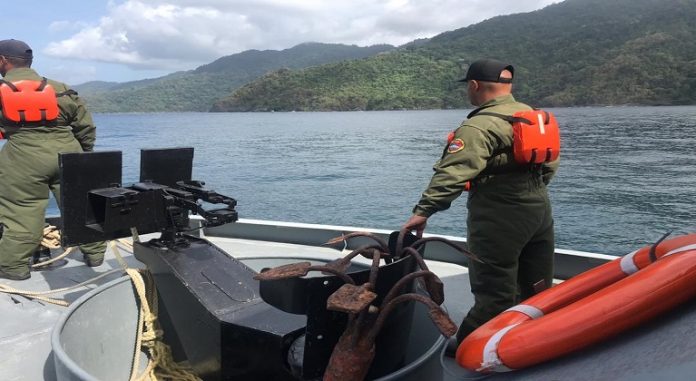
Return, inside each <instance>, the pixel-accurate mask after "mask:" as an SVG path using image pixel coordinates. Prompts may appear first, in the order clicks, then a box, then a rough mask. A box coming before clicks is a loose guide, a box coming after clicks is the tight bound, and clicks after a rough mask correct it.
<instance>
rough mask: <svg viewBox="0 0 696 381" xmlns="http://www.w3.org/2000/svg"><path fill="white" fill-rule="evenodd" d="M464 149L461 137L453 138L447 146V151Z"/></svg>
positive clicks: (453, 151) (452, 151)
mask: <svg viewBox="0 0 696 381" xmlns="http://www.w3.org/2000/svg"><path fill="white" fill-rule="evenodd" d="M463 149H464V141H463V140H462V139H459V138H457V139H454V140H452V141H451V142H450V143H449V145H448V146H447V153H455V152H459V151H461V150H463Z"/></svg>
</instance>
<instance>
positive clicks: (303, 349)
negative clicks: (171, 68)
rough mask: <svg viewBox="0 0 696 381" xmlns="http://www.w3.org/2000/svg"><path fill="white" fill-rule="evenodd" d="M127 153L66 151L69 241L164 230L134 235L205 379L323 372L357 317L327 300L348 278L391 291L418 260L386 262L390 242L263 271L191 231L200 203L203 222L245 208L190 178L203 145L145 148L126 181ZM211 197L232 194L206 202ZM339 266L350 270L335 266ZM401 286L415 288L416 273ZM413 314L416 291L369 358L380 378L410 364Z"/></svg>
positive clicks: (307, 376) (173, 325)
mask: <svg viewBox="0 0 696 381" xmlns="http://www.w3.org/2000/svg"><path fill="white" fill-rule="evenodd" d="M121 161H122V159H121V153H120V152H93V153H70V154H61V155H60V157H59V162H60V170H61V187H62V192H61V207H62V243H63V245H65V246H71V245H77V244H84V243H89V242H95V241H100V240H109V239H115V238H121V237H127V236H130V235H131V234H132V233H131V232H132V231H133V228H135V229H136V230H137V231H138V232H139V233H141V234H144V233H156V232H159V233H161V236H160V237H159V238H157V239H152V240H150V241H148V242H140V241H136V242H134V243H133V251H134V254H135V257H136V258H137V259H138V260H139V261H141V262H143V263H144V264H146V265H147V266H148V268H149V269H150V271H151V272H152V274H153V276H154V279H155V284H156V287H157V291H158V293H159V295H160V297H159V313H160V315H159V321H160V323H161V325H162V327H163V329H164V332H165V334H164V341H165V342H166V343H167V344H168V345H170V346H171V347H172V352H173V355H174V358H175V360H176V361H181V360H187V361H188V362H189V364H191V366H192V367H193V369H194V371H195V372H196V373H197V375H198V376H200V377H201V378H202V379H204V380H206V381H208V380H215V381H217V380H278V381H286V380H287V381H291V380H315V379H317V378H318V377H321V376H322V374H324V372H325V370H326V369H327V365H328V364H329V361H330V357H331V354H332V352H333V351H334V347H335V345H336V343H338V342H339V339H340V337H341V335H342V333H343V332H344V330H345V329H346V327H347V326H350V321H351V319H352V318H351V317H349V316H346V314H345V313H344V312H345V311H343V310H341V309H339V310H330V309H327V301H328V299H329V298H330V297H331V296H332V295H333V294H334V293H336V292H337V291H338V290H339V289H342V287H343V286H344V284H345V283H346V282H347V283H352V284H365V283H366V282H369V289H370V290H371V291H370V292H373V291H374V293H375V297H376V299H375V303H380V302H381V300H382V298H383V297H384V296H389V295H392V294H394V292H390V290H391V289H392V288H393V287H394V285H397V284H400V283H399V281H400V279H402V278H404V277H406V276H407V274H409V273H411V272H413V271H414V269H415V268H416V266H417V260H416V259H414V256H411V255H409V256H403V257H401V256H398V257H395V258H397V260H392V259H391V258H390V259H388V260H385V264H384V265H383V266H380V265H379V258H381V257H382V255H386V254H380V255H373V258H376V259H373V265H372V268H371V267H370V266H365V265H359V264H356V263H352V262H351V261H350V258H343V259H341V260H339V261H334V262H335V263H334V262H327V263H326V266H325V267H328V270H327V271H328V272H327V273H325V274H324V276H317V277H293V278H291V279H267V280H264V281H259V279H255V277H258V276H260V274H264V273H263V272H261V273H258V272H256V271H254V270H253V269H251V268H250V267H249V266H247V265H246V264H245V263H244V261H243V260H237V259H235V258H233V257H231V256H230V255H229V254H228V253H226V252H225V251H224V250H222V249H221V248H219V247H217V246H215V245H214V244H212V243H211V242H209V241H207V240H205V239H202V238H198V237H194V236H193V235H190V234H186V231H187V230H189V229H190V228H189V213H196V214H199V215H201V216H202V217H203V219H204V220H205V221H204V223H203V224H204V226H216V225H220V224H224V223H228V222H234V221H236V220H237V217H238V216H237V212H236V210H235V206H236V201H235V200H234V199H233V198H230V197H227V196H224V195H221V194H218V193H216V192H214V191H211V190H208V189H205V188H204V187H203V186H204V183H203V182H200V181H194V180H192V179H191V173H192V162H193V149H191V148H177V149H161V150H143V151H142V152H141V165H140V169H141V173H140V181H139V182H138V183H135V184H133V185H130V186H122V185H121ZM201 201H202V202H208V203H213V204H220V205H222V206H221V207H218V208H214V209H205V208H203V207H202V206H201V204H200V202H201ZM386 247H387V245H386V243H383V244H381V245H380V247H379V248H374V250H377V251H382V252H386V251H392V250H391V249H387V248H386ZM397 247H398V246H397ZM358 252H359V251H356V252H355V253H353V254H351V255H352V256H355V255H357V253H358ZM351 255H349V257H351ZM392 256H393V254H392V255H387V257H392ZM416 257H417V256H416ZM291 259H292V258H285V259H283V262H282V263H287V262H288V260H291ZM320 268H324V267H322V266H320ZM332 268H336V269H337V270H335V271H333V270H332V271H333V272H332V271H329V270H331V269H332ZM336 272H337V274H338V275H339V276H336V274H334V275H330V274H333V273H336ZM327 274H328V275H327ZM377 274H379V277H377ZM266 275H268V274H266ZM409 279H410V278H409ZM401 283H403V281H402V282H401ZM344 288H345V287H344ZM401 288H402V289H403V290H402V291H403V292H408V291H409V290H411V289H412V285H411V284H408V285H405V286H403V287H401ZM389 297H391V296H389ZM413 314H414V305H413V303H411V304H401V305H399V306H396V307H395V308H393V311H391V315H392V316H393V320H390V322H389V324H384V327H383V328H382V329H381V331H380V333H379V335H378V336H377V334H376V333H375V335H374V336H375V337H371V338H370V340H371V342H374V341H376V342H377V349H376V351H374V353H373V355H374V359H375V361H374V362H372V361H371V363H372V365H371V366H370V364H367V365H366V366H364V367H363V368H364V372H366V374H367V377H368V378H369V379H374V378H379V377H381V376H384V375H386V374H390V373H391V372H394V371H395V370H397V369H399V367H400V366H402V365H403V362H404V358H405V356H406V347H407V345H406V343H407V342H408V340H409V337H408V336H409V332H410V327H411V324H412V322H413ZM363 320H364V319H360V321H363ZM367 320H370V321H371V318H370V319H367ZM376 331H377V330H376ZM376 331H375V332H376ZM344 352H345V351H344ZM368 367H369V370H368ZM334 368H335V366H334Z"/></svg>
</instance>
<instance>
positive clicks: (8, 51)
mask: <svg viewBox="0 0 696 381" xmlns="http://www.w3.org/2000/svg"><path fill="white" fill-rule="evenodd" d="M0 56H5V57H16V58H24V59H27V60H30V59H32V58H33V57H34V55H33V54H32V51H31V48H30V47H29V45H27V44H26V42H24V41H19V40H2V41H0Z"/></svg>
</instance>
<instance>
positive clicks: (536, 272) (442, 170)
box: [404, 59, 558, 342]
mask: <svg viewBox="0 0 696 381" xmlns="http://www.w3.org/2000/svg"><path fill="white" fill-rule="evenodd" d="M513 75H514V68H513V67H512V66H511V65H507V64H504V63H502V62H500V61H496V60H489V59H486V60H479V61H476V62H474V63H473V64H472V65H471V66H470V67H469V70H468V71H467V75H466V77H465V78H464V79H462V80H461V82H467V86H468V89H467V90H468V95H469V100H470V102H471V103H472V104H473V105H474V106H477V107H478V108H477V109H475V110H474V111H472V112H471V113H470V114H469V115H468V117H467V120H465V121H464V122H463V123H462V124H461V126H460V127H459V128H458V129H457V130H456V131H454V133H453V135H452V134H450V137H449V139H448V140H449V141H448V143H447V147H446V148H445V149H444V152H443V154H442V158H441V159H440V160H439V161H438V162H437V163H436V164H435V166H434V168H433V169H434V171H435V174H434V175H433V177H432V179H431V181H430V185H429V186H428V188H427V189H426V190H425V192H423V195H422V197H421V199H420V201H419V202H418V204H417V205H416V206H415V208H414V209H413V213H414V214H413V215H412V216H411V218H410V219H409V220H408V221H407V222H406V224H405V225H404V228H407V229H409V230H416V232H417V234H418V236H420V235H422V233H423V230H425V227H426V223H427V221H428V217H430V216H431V215H433V214H434V213H436V212H438V211H441V210H445V209H447V208H449V206H450V204H451V203H452V201H454V199H456V198H457V197H458V196H459V195H460V194H461V193H462V191H464V190H465V187H467V183H468V184H469V185H470V190H469V198H468V201H467V208H468V211H469V214H468V218H467V243H468V246H469V249H470V250H471V252H472V253H474V254H476V255H477V256H478V257H480V258H481V259H482V261H483V262H484V263H477V262H474V261H469V276H470V283H471V291H472V293H473V294H474V299H475V302H474V306H473V307H472V308H471V310H470V311H469V313H468V314H467V316H466V317H465V318H464V321H463V322H462V324H461V325H460V327H459V331H458V332H457V342H461V341H462V340H464V338H465V337H466V336H467V335H468V334H469V333H471V332H472V331H473V330H474V329H476V328H477V327H479V326H480V325H482V324H483V323H485V322H486V321H488V320H490V319H491V318H493V317H494V316H496V315H497V314H499V313H500V312H502V311H504V310H505V309H507V308H509V307H512V306H513V305H515V304H516V303H518V302H519V301H521V300H524V299H526V298H527V297H529V296H531V295H533V294H534V291H535V285H536V287H539V286H542V285H543V286H546V287H549V286H551V281H552V277H553V255H554V233H553V218H552V216H551V205H550V202H549V198H548V194H547V191H546V185H547V184H548V183H549V181H550V180H551V177H552V176H553V174H554V172H555V170H556V168H557V167H558V160H556V161H555V162H551V163H547V164H544V165H542V166H539V165H537V166H534V167H533V166H530V165H528V164H518V163H517V162H516V161H515V159H514V157H513V151H512V146H513V130H512V126H511V124H510V123H509V122H507V121H505V120H503V119H502V118H500V117H496V116H491V115H477V114H478V113H479V112H482V110H485V112H490V113H498V114H503V115H512V114H514V113H515V112H518V111H523V110H531V108H530V107H529V106H527V105H525V104H523V103H519V102H517V101H515V99H514V98H513V96H512V93H511V91H512V78H513Z"/></svg>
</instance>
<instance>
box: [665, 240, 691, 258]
mask: <svg viewBox="0 0 696 381" xmlns="http://www.w3.org/2000/svg"><path fill="white" fill-rule="evenodd" d="M694 249H696V243H693V244H691V245H686V246H682V247H680V248H678V249H674V250H672V251H670V252H668V253H667V254H665V255H663V257H666V256H668V255H672V254H676V253H679V252H680V251H687V250H694Z"/></svg>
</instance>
